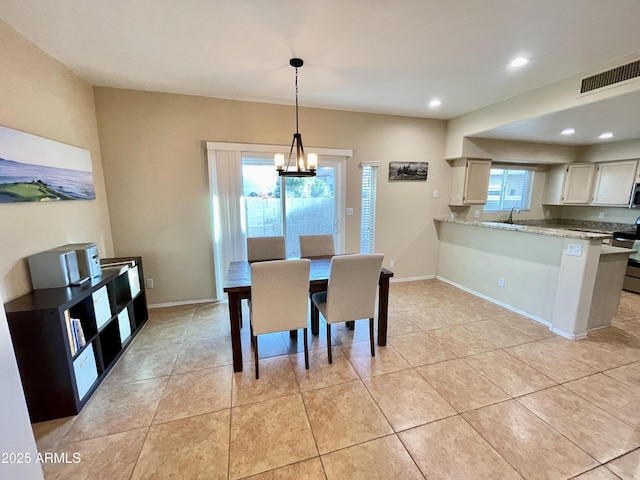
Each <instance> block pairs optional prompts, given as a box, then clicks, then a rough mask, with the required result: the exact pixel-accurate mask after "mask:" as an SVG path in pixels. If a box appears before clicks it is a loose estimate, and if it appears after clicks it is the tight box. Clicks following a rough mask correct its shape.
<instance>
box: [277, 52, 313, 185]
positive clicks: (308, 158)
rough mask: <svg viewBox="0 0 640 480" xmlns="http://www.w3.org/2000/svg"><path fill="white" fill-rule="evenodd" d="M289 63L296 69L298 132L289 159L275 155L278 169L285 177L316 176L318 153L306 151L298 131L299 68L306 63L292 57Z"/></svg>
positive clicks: (279, 154) (294, 135) (280, 154)
mask: <svg viewBox="0 0 640 480" xmlns="http://www.w3.org/2000/svg"><path fill="white" fill-rule="evenodd" d="M289 65H291V66H292V67H294V68H295V69H296V133H294V134H293V142H291V150H289V160H288V161H287V164H286V165H285V164H284V155H283V154H282V153H277V154H276V155H275V157H274V161H275V164H276V170H277V171H278V174H279V175H280V176H283V177H315V176H316V169H317V168H318V155H316V154H315V153H309V154H305V153H304V147H303V146H302V135H301V134H300V132H298V68H300V67H302V65H304V62H303V61H302V59H300V58H292V59H291V60H289ZM294 147H295V149H296V156H295V165H293V166H292V165H291V157H292V155H293V148H294Z"/></svg>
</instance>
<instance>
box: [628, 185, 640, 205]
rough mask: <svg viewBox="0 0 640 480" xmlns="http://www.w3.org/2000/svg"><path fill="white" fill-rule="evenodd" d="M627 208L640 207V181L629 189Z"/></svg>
mask: <svg viewBox="0 0 640 480" xmlns="http://www.w3.org/2000/svg"><path fill="white" fill-rule="evenodd" d="M629 208H640V183H636V184H634V185H633V190H631V199H630V200H629Z"/></svg>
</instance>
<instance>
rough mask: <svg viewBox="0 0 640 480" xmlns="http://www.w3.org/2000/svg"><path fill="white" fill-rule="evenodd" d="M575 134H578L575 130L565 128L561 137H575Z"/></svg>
mask: <svg viewBox="0 0 640 480" xmlns="http://www.w3.org/2000/svg"><path fill="white" fill-rule="evenodd" d="M574 133H576V131H575V129H573V128H565V129H564V130H562V131H561V132H560V135H573V134H574Z"/></svg>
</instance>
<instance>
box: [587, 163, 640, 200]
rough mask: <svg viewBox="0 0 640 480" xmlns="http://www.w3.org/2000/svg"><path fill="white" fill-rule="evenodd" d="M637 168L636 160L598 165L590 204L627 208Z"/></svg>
mask: <svg viewBox="0 0 640 480" xmlns="http://www.w3.org/2000/svg"><path fill="white" fill-rule="evenodd" d="M637 168H638V160H627V161H624V162H603V163H598V164H597V167H596V181H595V187H594V189H593V199H592V200H591V204H592V205H603V206H607V207H627V206H629V199H630V197H631V189H632V188H633V185H634V184H635V180H636V170H637Z"/></svg>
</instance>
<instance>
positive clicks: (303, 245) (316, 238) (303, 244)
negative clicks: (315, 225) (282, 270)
mask: <svg viewBox="0 0 640 480" xmlns="http://www.w3.org/2000/svg"><path fill="white" fill-rule="evenodd" d="M298 238H299V239H300V258H310V257H325V256H332V255H335V253H336V252H335V247H334V243H333V235H332V234H330V233H323V234H320V235H300V236H299V237H298Z"/></svg>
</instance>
